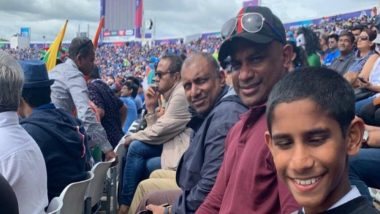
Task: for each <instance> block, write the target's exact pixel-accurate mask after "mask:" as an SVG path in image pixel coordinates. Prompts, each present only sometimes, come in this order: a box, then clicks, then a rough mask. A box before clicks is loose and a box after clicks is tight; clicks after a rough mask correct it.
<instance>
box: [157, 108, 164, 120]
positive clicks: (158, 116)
mask: <svg viewBox="0 0 380 214" xmlns="http://www.w3.org/2000/svg"><path fill="white" fill-rule="evenodd" d="M164 114H165V108H164V107H159V108H158V110H157V111H156V115H157V118H160V117H161V116H162V115H164Z"/></svg>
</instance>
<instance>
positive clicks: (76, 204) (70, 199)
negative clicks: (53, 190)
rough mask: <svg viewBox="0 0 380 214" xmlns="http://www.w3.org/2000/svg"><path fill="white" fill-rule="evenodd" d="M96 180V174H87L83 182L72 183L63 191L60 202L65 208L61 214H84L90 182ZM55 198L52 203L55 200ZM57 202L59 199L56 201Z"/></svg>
mask: <svg viewBox="0 0 380 214" xmlns="http://www.w3.org/2000/svg"><path fill="white" fill-rule="evenodd" d="M93 178H94V173H92V172H87V178H86V180H83V181H78V182H74V183H71V184H69V185H67V186H66V187H65V189H63V191H62V193H61V194H60V195H59V197H55V198H58V199H59V200H61V201H62V203H63V206H62V208H61V211H60V212H59V213H60V214H82V213H83V208H84V196H85V193H86V190H87V187H88V184H89V183H90V181H91V180H92V179H93ZM55 198H53V199H52V201H53V200H54V199H55ZM55 200H57V199H55Z"/></svg>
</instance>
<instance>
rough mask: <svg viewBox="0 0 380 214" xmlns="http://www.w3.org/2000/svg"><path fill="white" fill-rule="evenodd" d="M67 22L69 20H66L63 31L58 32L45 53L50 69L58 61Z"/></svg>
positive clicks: (47, 65)
mask: <svg viewBox="0 0 380 214" xmlns="http://www.w3.org/2000/svg"><path fill="white" fill-rule="evenodd" d="M67 22H68V20H66V21H65V24H64V25H63V27H62V29H61V31H60V32H59V33H58V35H57V37H56V38H55V39H54V41H53V43H52V44H51V45H50V47H49V49H48V50H47V51H46V53H45V56H44V62H45V64H46V69H47V70H48V71H50V70H51V69H53V68H54V67H55V65H56V63H57V56H58V52H59V49H60V47H61V44H62V40H63V37H65V32H66V27H67Z"/></svg>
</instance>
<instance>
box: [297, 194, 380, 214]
mask: <svg viewBox="0 0 380 214" xmlns="http://www.w3.org/2000/svg"><path fill="white" fill-rule="evenodd" d="M341 213H345V214H363V213H365V214H380V211H379V210H377V209H376V208H375V207H374V206H373V205H372V204H371V203H370V202H369V201H368V199H367V198H366V197H364V196H360V197H357V198H355V199H352V200H351V201H348V202H347V203H345V204H342V205H341V206H338V207H335V208H333V209H331V210H327V211H324V212H322V213H320V214H341ZM292 214H305V213H304V212H303V211H302V209H300V210H299V211H295V212H293V213H292Z"/></svg>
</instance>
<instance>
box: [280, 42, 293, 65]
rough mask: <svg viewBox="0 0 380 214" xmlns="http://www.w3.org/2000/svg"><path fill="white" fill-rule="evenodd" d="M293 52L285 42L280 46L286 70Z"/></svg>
mask: <svg viewBox="0 0 380 214" xmlns="http://www.w3.org/2000/svg"><path fill="white" fill-rule="evenodd" d="M293 54H294V51H293V47H292V46H291V45H289V44H287V45H285V46H284V47H283V48H282V55H283V66H284V67H285V68H287V70H289V68H290V65H291V63H292V58H293Z"/></svg>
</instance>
